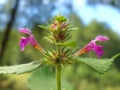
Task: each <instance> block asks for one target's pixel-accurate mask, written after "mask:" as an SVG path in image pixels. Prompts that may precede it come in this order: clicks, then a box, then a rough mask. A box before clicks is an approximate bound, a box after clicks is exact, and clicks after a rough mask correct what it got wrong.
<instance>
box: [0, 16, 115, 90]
mask: <svg viewBox="0 0 120 90" xmlns="http://www.w3.org/2000/svg"><path fill="white" fill-rule="evenodd" d="M40 27H41V28H43V29H45V30H47V31H48V32H49V34H48V35H47V37H45V39H46V40H47V41H49V42H50V43H51V44H52V46H54V47H51V48H52V49H50V50H45V49H44V48H42V46H41V45H40V44H39V43H38V42H37V40H36V39H35V37H34V35H33V34H32V33H31V31H30V30H29V29H27V28H20V29H19V32H21V33H23V34H25V35H26V37H21V39H20V42H19V45H20V50H21V51H24V49H25V47H26V46H27V45H28V44H30V45H32V46H33V47H34V48H36V49H37V50H39V51H40V52H41V53H42V55H43V57H44V58H41V59H40V61H34V62H31V63H28V64H22V65H16V66H7V67H0V73H1V74H6V73H8V74H11V73H17V74H22V73H25V72H28V71H32V70H34V69H37V68H38V67H40V66H41V65H43V64H46V63H47V64H48V63H49V64H50V65H51V66H53V67H54V68H55V69H56V79H57V90H61V69H62V67H64V66H67V65H72V64H73V63H75V62H77V63H78V62H83V63H85V64H87V65H89V66H90V67H92V68H93V69H94V70H95V71H97V72H98V73H100V74H101V73H104V72H105V71H107V70H108V69H109V67H110V65H111V64H112V62H113V59H114V58H115V57H114V58H111V59H100V57H101V56H102V55H103V54H104V52H103V46H100V45H98V44H96V42H97V41H99V42H105V41H108V40H109V38H108V37H106V36H102V35H98V36H97V37H96V38H95V39H93V40H91V41H90V42H89V43H88V44H87V45H85V46H84V47H83V48H81V49H80V50H78V51H75V46H76V42H75V41H72V40H71V36H70V35H69V32H70V31H74V26H73V25H72V23H71V22H70V21H69V20H68V19H67V18H66V17H64V16H61V15H58V16H54V18H53V19H52V22H51V23H50V24H49V25H48V26H40ZM73 47H74V48H73ZM74 51H75V52H74ZM90 51H94V52H95V53H96V54H97V56H98V59H95V58H91V57H90V58H82V57H80V55H81V54H84V53H87V52H90Z"/></svg>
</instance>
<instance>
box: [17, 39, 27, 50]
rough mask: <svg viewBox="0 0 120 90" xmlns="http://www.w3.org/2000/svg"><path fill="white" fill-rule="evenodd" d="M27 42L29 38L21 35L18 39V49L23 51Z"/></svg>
mask: <svg viewBox="0 0 120 90" xmlns="http://www.w3.org/2000/svg"><path fill="white" fill-rule="evenodd" d="M28 42H29V38H25V37H22V38H21V39H20V42H19V45H20V50H21V51H24V49H25V46H26V45H27V44H28Z"/></svg>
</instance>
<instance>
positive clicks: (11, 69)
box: [0, 61, 41, 74]
mask: <svg viewBox="0 0 120 90" xmlns="http://www.w3.org/2000/svg"><path fill="white" fill-rule="evenodd" d="M40 65H41V61H34V62H30V63H27V64H21V65H14V66H4V67H0V74H22V73H26V72H29V71H32V70H34V69H36V68H38V67H39V66H40Z"/></svg>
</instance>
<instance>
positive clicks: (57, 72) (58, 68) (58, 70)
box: [56, 65, 61, 90]
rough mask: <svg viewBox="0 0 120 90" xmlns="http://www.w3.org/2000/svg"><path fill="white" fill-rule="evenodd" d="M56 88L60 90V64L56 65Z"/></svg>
mask: <svg viewBox="0 0 120 90" xmlns="http://www.w3.org/2000/svg"><path fill="white" fill-rule="evenodd" d="M56 79H57V90H61V65H57V66H56Z"/></svg>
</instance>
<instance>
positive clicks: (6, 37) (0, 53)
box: [0, 0, 19, 64]
mask: <svg viewBox="0 0 120 90" xmlns="http://www.w3.org/2000/svg"><path fill="white" fill-rule="evenodd" d="M18 6H19V0H16V3H15V6H14V8H13V9H12V11H11V19H10V21H9V22H8V24H7V25H6V29H5V33H4V38H3V41H2V45H1V51H0V64H2V63H3V56H4V52H5V50H6V46H7V42H8V41H9V36H10V32H11V28H12V26H13V24H14V21H15V16H16V13H17V9H18Z"/></svg>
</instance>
